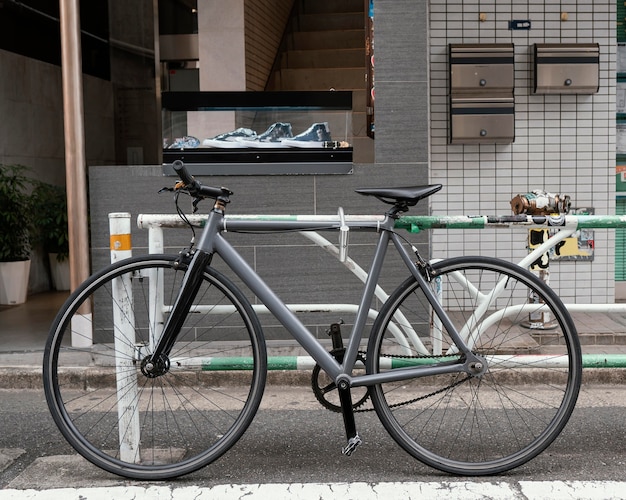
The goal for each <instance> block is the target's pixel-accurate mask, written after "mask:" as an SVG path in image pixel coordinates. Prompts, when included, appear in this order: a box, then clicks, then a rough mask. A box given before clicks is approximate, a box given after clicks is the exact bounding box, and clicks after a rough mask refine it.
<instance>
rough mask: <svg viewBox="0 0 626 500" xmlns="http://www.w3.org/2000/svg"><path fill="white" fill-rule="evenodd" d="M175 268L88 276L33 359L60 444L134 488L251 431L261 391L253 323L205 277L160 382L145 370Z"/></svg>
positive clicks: (224, 288) (139, 265) (235, 297)
mask: <svg viewBox="0 0 626 500" xmlns="http://www.w3.org/2000/svg"><path fill="white" fill-rule="evenodd" d="M175 260H176V256H164V255H158V256H156V255H155V256H147V257H137V258H131V259H128V260H125V261H121V262H119V263H117V264H114V265H112V266H110V267H108V268H106V269H104V270H103V271H101V272H99V273H98V274H96V275H94V276H92V277H91V278H90V279H89V280H87V281H86V282H85V283H84V284H83V285H81V286H80V288H79V289H78V290H76V292H74V293H73V294H72V295H71V296H70V297H69V299H68V300H67V302H66V303H65V305H64V306H63V308H62V309H61V311H60V312H59V314H58V315H57V317H56V319H55V321H54V323H53V325H52V328H51V331H50V334H49V337H48V341H47V344H46V350H45V353H44V366H43V376H44V389H45V394H46V399H47V402H48V406H49V408H50V412H51V413H52V416H53V418H54V420H55V422H56V424H57V426H58V427H59V429H60V430H61V432H62V433H63V435H64V437H65V438H66V439H67V440H68V441H69V443H70V444H71V445H72V446H73V447H74V448H75V449H76V451H78V452H79V453H80V454H81V455H82V456H83V457H85V458H86V459H87V460H89V461H90V462H92V463H94V464H95V465H97V466H99V467H101V468H102V469H105V470H107V471H109V472H112V473H115V474H118V475H122V476H126V477H131V478H135V479H144V480H157V479H167V478H172V477H176V476H180V475H183V474H187V473H190V472H193V471H195V470H197V469H199V468H201V467H203V466H205V465H207V464H208V463H210V462H212V461H214V460H215V459H217V458H218V457H220V456H221V455H222V454H223V453H224V452H225V451H227V450H228V449H229V448H230V447H231V446H232V445H233V444H235V442H236V441H237V440H238V439H239V438H240V437H241V435H242V434H243V432H244V431H245V430H246V428H247V427H248V425H249V424H250V422H251V421H252V418H253V417H254V414H255V413H256V410H257V409H258V406H259V403H260V401H261V397H262V394H263V389H264V384H265V377H266V370H267V354H266V348H265V341H264V338H263V334H262V331H261V326H260V324H259V321H258V318H257V317H256V315H255V313H254V311H253V310H252V308H251V306H250V304H249V302H248V300H247V299H246V298H245V296H244V295H243V294H242V293H241V291H239V290H238V289H237V288H236V287H235V286H234V285H233V284H232V283H231V282H230V281H229V280H228V279H227V278H225V277H224V276H223V275H221V274H219V273H218V272H217V271H215V270H214V269H212V268H207V269H206V270H205V272H204V276H203V278H204V280H203V283H202V285H201V287H200V290H199V292H198V294H197V296H196V299H195V301H194V305H193V306H192V309H191V312H190V313H189V315H188V316H187V319H186V321H185V323H184V325H183V327H182V329H181V331H180V333H179V335H178V338H177V339H176V341H175V343H174V345H173V348H172V350H171V352H170V355H169V357H168V358H167V359H162V360H161V367H160V368H161V370H160V371H161V374H160V375H158V376H155V373H154V371H150V370H146V369H145V367H144V364H145V363H146V360H147V359H148V356H149V355H150V354H151V346H152V345H154V343H155V342H154V340H155V337H157V336H158V335H159V333H160V330H159V328H160V327H162V326H163V322H164V321H165V319H166V317H167V314H168V313H169V309H168V305H171V304H172V303H173V300H174V297H175V296H176V294H177V293H178V290H179V287H180V282H181V279H182V277H183V274H184V269H181V267H180V266H176V265H175ZM183 267H184V266H183ZM157 292H158V295H157ZM157 296H161V297H163V300H154V299H155V297H157ZM142 363H143V364H142ZM207 370H208V371H207ZM224 370H229V371H224Z"/></svg>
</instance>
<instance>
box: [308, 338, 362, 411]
mask: <svg viewBox="0 0 626 500" xmlns="http://www.w3.org/2000/svg"><path fill="white" fill-rule="evenodd" d="M330 353H331V354H332V355H333V356H334V357H335V358H336V359H337V361H339V362H340V363H341V362H342V361H343V355H344V353H345V349H334V350H332V351H331V352H330ZM357 360H358V361H361V362H362V363H363V364H365V358H364V357H363V355H361V354H359V355H358V356H357ZM311 388H312V389H313V394H315V398H316V399H317V400H318V401H319V402H320V404H321V405H322V406H323V407H324V408H326V409H328V410H330V411H334V412H337V413H341V404H340V402H339V394H338V393H337V385H336V384H335V382H334V381H333V380H331V379H330V377H328V375H326V372H324V371H323V370H322V367H321V366H320V365H317V364H316V365H315V366H314V367H313V372H312V373H311ZM356 390H358V391H364V394H362V395H361V396H360V397H359V398H358V399H356V400H355V397H354V395H353V398H352V399H353V403H352V408H353V409H355V410H356V409H357V408H360V407H361V406H363V405H364V404H365V403H366V402H367V400H368V399H369V389H368V388H367V387H355V388H354V389H352V391H353V392H354V391H356ZM333 396H334V399H333V400H331V399H330V398H333Z"/></svg>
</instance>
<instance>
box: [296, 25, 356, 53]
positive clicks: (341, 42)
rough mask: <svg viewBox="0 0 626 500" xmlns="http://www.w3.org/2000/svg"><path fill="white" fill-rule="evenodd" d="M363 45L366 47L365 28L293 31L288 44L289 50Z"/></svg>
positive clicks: (346, 47) (353, 47)
mask: <svg viewBox="0 0 626 500" xmlns="http://www.w3.org/2000/svg"><path fill="white" fill-rule="evenodd" d="M361 47H365V30H364V29H358V30H357V29H355V30H334V31H333V30H331V31H325V32H324V33H319V32H315V31H305V32H298V33H292V34H291V36H290V39H289V44H288V50H310V49H336V48H341V49H358V48H361Z"/></svg>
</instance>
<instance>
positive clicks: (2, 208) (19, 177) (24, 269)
mask: <svg viewBox="0 0 626 500" xmlns="http://www.w3.org/2000/svg"><path fill="white" fill-rule="evenodd" d="M27 172H28V169H27V168H26V167H24V166H22V165H3V164H0V304H21V303H23V302H25V301H26V296H27V293H28V276H29V274H30V255H31V238H30V235H31V229H32V217H31V214H32V212H31V205H30V190H31V187H32V180H31V179H30V178H29V177H28V176H27V175H26V173H27Z"/></svg>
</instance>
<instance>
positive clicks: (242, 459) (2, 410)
mask: <svg viewBox="0 0 626 500" xmlns="http://www.w3.org/2000/svg"><path fill="white" fill-rule="evenodd" d="M625 409H626V387H623V386H618V385H598V386H593V387H589V386H583V389H582V392H581V397H580V399H579V404H578V405H577V408H576V410H575V412H574V414H573V416H572V418H571V420H570V422H569V424H568V425H567V427H566V428H565V430H564V432H563V433H562V434H561V436H560V437H559V438H558V439H557V441H556V442H555V443H554V444H553V445H552V446H551V447H550V448H549V449H548V450H547V451H546V452H544V453H543V454H542V455H540V456H539V457H537V458H536V459H534V460H533V461H531V462H530V463H528V464H526V465H524V466H522V467H520V468H518V469H516V470H514V471H510V472H509V473H506V474H502V475H499V476H497V477H484V478H460V477H455V476H450V475H447V474H444V473H440V472H438V471H436V470H433V469H431V468H429V467H427V466H425V465H422V464H421V463H420V462H418V461H416V460H414V459H413V458H412V457H410V456H409V455H407V454H406V453H405V452H404V451H403V450H401V449H400V448H399V447H398V446H397V445H396V444H395V442H394V441H393V440H392V439H391V438H390V437H389V436H387V435H386V433H385V430H384V428H383V427H382V425H381V424H380V423H379V422H378V420H377V418H376V415H375V414H374V413H361V414H358V415H357V426H358V429H359V434H360V435H361V437H362V438H363V441H364V445H363V446H361V447H360V448H359V449H358V450H357V451H356V453H355V454H354V455H353V456H351V457H345V456H343V455H342V454H341V451H340V450H341V447H342V446H343V445H344V441H345V436H344V430H343V423H342V419H341V415H339V414H337V413H332V412H329V411H328V410H325V409H322V408H321V407H320V405H319V404H318V403H317V402H316V401H315V399H314V396H313V395H312V394H311V391H310V390H308V389H307V388H301V387H296V388H293V387H271V386H268V388H267V390H266V394H265V396H264V401H263V404H262V408H261V410H260V412H259V413H258V414H257V416H256V418H255V420H254V422H253V424H252V425H251V427H250V428H249V430H248V432H247V433H246V435H245V436H244V437H243V439H241V440H240V442H239V443H238V444H237V445H236V446H235V447H234V448H233V449H232V450H230V451H229V452H228V453H227V454H226V455H225V456H224V457H222V458H221V459H219V460H218V461H217V462H215V463H213V464H211V465H209V466H208V467H206V468H204V469H202V470H200V471H198V472H196V473H193V474H190V475H188V476H185V477H183V478H180V479H178V480H176V481H171V482H165V483H158V484H159V485H160V486H170V487H176V488H179V487H186V486H196V487H214V486H216V485H224V484H268V483H336V482H339V483H345V482H348V483H357V482H358V483H360V482H365V483H380V482H416V481H417V482H428V483H431V482H452V483H454V482H457V481H459V482H463V481H471V482H472V483H478V484H480V483H493V482H512V483H518V482H520V481H557V480H558V481H623V480H624V478H625V476H626V475H625V470H626V469H625V466H626V412H625ZM0 429H2V433H1V436H0V457H4V458H5V461H4V463H3V462H2V461H1V460H0V469H2V468H3V467H4V469H3V470H1V471H0V498H3V496H2V489H5V488H10V489H17V490H26V489H36V490H45V489H49V488H59V487H75V488H79V487H86V486H90V487H92V486H100V487H111V486H128V485H129V484H132V485H142V484H143V486H146V483H139V482H134V481H128V480H125V479H122V478H118V477H116V476H113V475H110V474H108V473H106V472H104V471H100V470H99V469H97V468H95V467H94V466H92V465H91V464H89V463H87V462H86V461H85V460H83V459H82V458H80V457H78V456H75V454H74V452H73V450H72V449H71V448H70V447H69V446H68V445H67V444H66V443H65V441H64V440H63V438H62V436H61V435H60V433H59V432H58V431H57V429H56V427H55V425H54V422H53V421H52V419H51V417H50V416H49V414H48V410H47V407H46V404H45V400H44V396H43V393H42V392H40V391H34V390H32V391H24V390H20V391H14V390H2V391H0ZM620 494H622V495H624V497H619V495H617V496H616V498H626V491H622V492H621V493H620Z"/></svg>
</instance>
